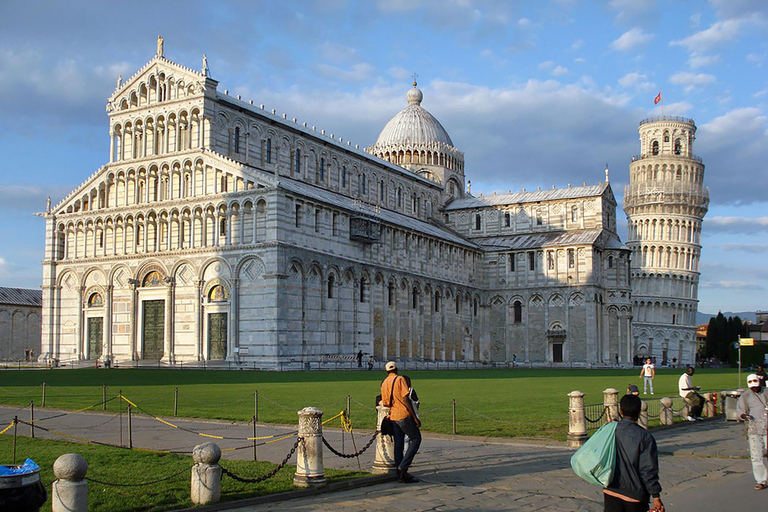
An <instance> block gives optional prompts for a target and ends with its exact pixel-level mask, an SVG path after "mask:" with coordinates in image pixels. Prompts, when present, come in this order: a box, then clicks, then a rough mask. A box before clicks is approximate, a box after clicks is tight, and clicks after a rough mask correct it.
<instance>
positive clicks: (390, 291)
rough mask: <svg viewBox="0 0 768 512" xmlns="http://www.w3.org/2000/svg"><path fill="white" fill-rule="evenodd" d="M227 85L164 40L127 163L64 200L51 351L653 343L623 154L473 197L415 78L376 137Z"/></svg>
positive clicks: (626, 351)
mask: <svg viewBox="0 0 768 512" xmlns="http://www.w3.org/2000/svg"><path fill="white" fill-rule="evenodd" d="M217 86H218V82H217V81H216V80H213V79H212V78H211V77H210V76H209V73H208V70H207V65H206V64H204V66H203V70H201V71H195V70H192V69H190V68H188V67H185V66H182V65H179V64H176V63H174V62H171V61H170V60H167V59H166V58H165V57H164V55H163V51H162V45H160V44H159V45H158V53H157V55H156V56H155V57H153V58H152V59H151V60H150V61H149V62H148V63H147V64H146V65H145V66H143V67H142V68H141V69H140V70H138V71H137V72H136V73H135V74H134V75H133V76H132V77H130V78H129V79H128V80H127V81H126V82H125V83H122V82H119V83H118V86H117V88H116V89H115V91H114V93H113V94H112V95H111V96H110V98H109V99H108V103H107V111H108V116H109V141H110V142H109V149H110V150H109V161H108V162H107V163H106V164H105V165H104V166H103V167H101V168H100V169H97V170H96V171H95V172H94V173H93V174H92V175H91V176H89V177H88V178H87V179H86V180H85V182H84V183H83V184H82V185H80V186H79V187H78V188H77V189H76V190H74V191H73V192H72V193H71V194H69V195H68V196H67V197H66V198H64V199H63V200H62V201H61V202H60V203H59V204H57V205H55V206H54V207H52V208H50V209H49V211H48V212H47V213H46V248H45V261H44V263H43V266H44V278H43V332H42V350H43V352H44V353H47V354H50V355H51V357H56V358H59V359H61V358H64V359H66V358H69V357H76V358H78V359H90V360H93V359H102V358H105V357H111V358H114V359H118V360H135V361H153V362H157V361H160V362H168V363H174V362H180V361H183V362H198V361H224V360H230V361H231V360H236V359H239V360H241V361H245V362H249V363H250V362H254V363H257V364H260V365H266V366H268V365H278V364H282V363H289V362H302V363H304V362H309V361H316V360H320V359H322V358H323V357H326V356H328V355H331V356H339V355H341V356H344V355H353V354H355V353H357V352H358V350H362V351H363V352H365V353H372V354H374V355H375V356H376V357H378V358H381V359H394V358H400V359H414V360H422V361H487V362H503V361H509V360H511V359H512V358H513V356H517V358H518V360H519V361H530V362H534V363H552V364H575V365H588V364H614V362H615V361H616V360H618V361H620V362H622V363H628V362H631V361H632V360H633V356H635V355H636V354H637V348H636V347H635V344H634V342H633V339H632V336H631V330H632V320H631V319H632V314H631V288H630V276H629V273H630V267H629V255H630V252H629V250H628V249H627V247H625V246H624V245H623V244H622V243H621V240H620V239H619V236H618V234H617V232H616V206H617V204H616V200H615V198H614V195H613V191H612V190H611V187H610V184H609V181H608V173H607V171H606V176H605V178H606V180H605V182H602V181H601V182H600V183H599V184H597V185H589V186H588V185H586V184H585V185H584V186H578V187H570V186H568V187H567V188H562V189H551V190H534V191H525V190H523V191H520V192H515V193H507V194H498V195H497V194H493V195H487V196H484V197H483V196H479V197H475V196H472V195H471V194H470V193H469V190H467V187H466V184H465V174H464V173H465V169H464V154H463V153H462V152H461V151H459V150H458V149H456V147H454V145H453V141H452V140H451V138H450V137H449V135H448V133H447V132H446V131H445V129H444V128H443V127H442V125H440V123H439V122H438V121H437V119H435V118H434V117H433V116H432V115H431V114H430V113H429V112H427V111H426V110H425V109H424V108H423V107H422V106H421V102H422V99H423V94H422V92H421V91H420V90H419V89H418V88H417V87H416V84H415V83H414V87H413V88H412V89H411V90H410V91H409V92H408V93H407V97H406V99H407V106H406V107H405V108H404V109H403V110H402V111H401V112H400V113H398V114H396V115H395V116H394V117H393V118H392V120H391V121H390V122H389V123H387V125H386V126H385V127H384V129H383V130H382V131H381V134H380V135H379V137H378V139H377V140H376V142H375V143H374V144H373V145H371V146H370V147H369V148H368V149H367V151H363V150H361V149H359V148H358V147H357V146H352V145H350V143H349V142H346V141H343V140H342V139H341V138H339V137H336V136H334V135H333V134H326V133H325V131H324V130H317V129H315V127H307V126H306V123H304V124H302V123H299V122H297V121H296V120H295V119H289V118H287V116H286V115H282V116H281V115H279V114H277V113H276V111H274V110H272V111H271V112H270V111H269V110H265V109H264V107H263V106H257V105H253V102H250V103H249V102H247V101H242V100H241V99H240V98H239V97H238V98H234V97H231V96H229V94H228V93H227V91H224V92H221V91H219V90H218V88H217ZM509 166H510V170H511V169H513V167H514V162H510V163H509ZM692 306H695V304H693V303H691V302H690V301H686V305H685V309H684V311H686V312H687V311H689V308H690V307H692ZM693 311H694V312H695V307H694V309H693ZM686 321H687V320H686ZM691 340H693V338H691ZM646 349H648V347H647V346H644V348H643V349H642V350H646ZM683 356H686V357H688V358H689V360H692V359H690V358H692V350H688V351H685V352H681V355H680V356H679V357H680V358H681V359H682V357H683Z"/></svg>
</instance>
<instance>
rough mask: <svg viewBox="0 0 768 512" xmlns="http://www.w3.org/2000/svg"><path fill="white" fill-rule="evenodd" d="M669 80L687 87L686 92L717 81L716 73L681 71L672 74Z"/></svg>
mask: <svg viewBox="0 0 768 512" xmlns="http://www.w3.org/2000/svg"><path fill="white" fill-rule="evenodd" d="M669 81H670V82H671V83H673V84H674V85H681V86H684V87H685V91H686V92H690V91H692V90H693V89H695V88H697V87H705V86H707V85H711V84H713V83H715V82H717V79H716V78H715V76H714V75H708V74H706V73H698V74H697V73H689V72H685V71H683V72H680V73H676V74H674V75H672V76H671V77H670V78H669Z"/></svg>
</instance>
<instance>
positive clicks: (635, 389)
mask: <svg viewBox="0 0 768 512" xmlns="http://www.w3.org/2000/svg"><path fill="white" fill-rule="evenodd" d="M627 394H628V395H635V396H638V395H639V394H640V390H639V389H638V387H637V386H635V385H634V384H630V385H629V386H627Z"/></svg>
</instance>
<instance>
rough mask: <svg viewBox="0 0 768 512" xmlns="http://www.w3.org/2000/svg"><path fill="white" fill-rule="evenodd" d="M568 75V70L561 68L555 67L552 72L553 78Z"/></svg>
mask: <svg viewBox="0 0 768 512" xmlns="http://www.w3.org/2000/svg"><path fill="white" fill-rule="evenodd" d="M567 74H568V68H566V67H563V66H557V67H556V68H555V69H553V70H552V75H553V76H560V75H567Z"/></svg>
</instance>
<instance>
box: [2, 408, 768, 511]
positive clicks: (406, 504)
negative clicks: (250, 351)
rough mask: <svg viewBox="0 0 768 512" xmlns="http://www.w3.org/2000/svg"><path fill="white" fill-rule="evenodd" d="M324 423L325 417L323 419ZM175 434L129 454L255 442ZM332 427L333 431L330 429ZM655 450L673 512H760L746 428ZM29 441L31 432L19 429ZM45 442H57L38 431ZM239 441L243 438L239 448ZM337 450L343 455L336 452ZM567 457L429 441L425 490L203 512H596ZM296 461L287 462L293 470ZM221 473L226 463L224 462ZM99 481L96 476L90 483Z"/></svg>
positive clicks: (151, 432)
mask: <svg viewBox="0 0 768 512" xmlns="http://www.w3.org/2000/svg"><path fill="white" fill-rule="evenodd" d="M54 414H55V411H51V410H48V409H46V410H45V411H36V414H35V416H36V418H43V417H45V416H53V415H54ZM14 415H18V416H19V419H21V420H27V419H28V411H26V410H24V409H13V408H1V407H0V428H2V426H4V425H7V424H8V423H9V422H10V421H11V420H12V419H13V417H14ZM326 416H327V417H329V415H326ZM165 419H166V420H167V421H169V422H170V423H173V424H174V425H177V426H178V427H180V428H172V427H169V426H167V425H165V424H163V423H160V422H158V421H157V420H154V419H152V418H147V417H145V416H135V417H133V419H132V438H133V444H134V447H141V448H153V449H164V450H174V451H186V452H188V451H191V449H192V448H193V447H194V445H196V444H201V443H203V442H206V441H210V440H211V439H210V438H207V437H201V436H199V435H197V434H194V433H190V432H187V431H186V430H190V431H193V432H202V433H209V434H215V435H222V436H225V437H231V438H233V439H224V440H218V439H216V440H214V441H215V442H216V443H218V444H219V445H220V446H221V447H222V448H223V449H226V448H237V447H243V446H245V448H244V449H239V450H234V451H229V452H224V458H225V459H226V458H238V459H251V458H252V457H253V452H252V449H251V448H250V447H248V445H249V444H250V443H247V442H245V443H244V442H243V441H242V438H244V437H248V436H251V435H252V427H251V426H249V425H241V424H232V423H228V422H217V421H199V420H186V419H178V418H165ZM333 424H337V423H335V422H334V423H333ZM40 425H42V426H46V427H48V428H51V429H54V430H58V431H61V432H66V433H68V434H70V435H76V436H80V437H84V438H88V439H94V440H99V441H103V442H111V443H118V441H119V430H120V429H119V418H116V417H114V416H113V415H104V414H92V413H91V414H69V415H66V416H62V417H59V418H55V419H52V420H44V421H40ZM293 429H294V428H293V427H291V426H283V427H266V426H258V430H257V434H258V435H260V436H262V435H271V434H276V435H277V434H282V433H286V432H289V431H291V430H293ZM652 432H653V434H654V436H655V437H656V439H657V442H658V445H659V451H660V466H661V480H662V486H663V487H664V492H663V494H662V499H663V501H664V504H665V505H666V507H667V510H670V511H706V510H718V509H726V508H731V507H733V506H734V505H738V507H739V509H743V510H749V509H752V510H764V509H765V502H766V500H768V490H766V491H761V492H760V491H754V490H753V489H752V487H753V486H754V480H753V479H752V471H751V464H750V461H749V459H748V457H747V455H748V448H747V442H746V440H745V438H744V436H743V434H742V427H741V425H739V424H736V423H728V422H725V421H724V420H723V419H722V418H719V419H714V420H708V421H704V422H699V423H684V424H679V425H675V426H673V427H668V428H664V429H655V430H653V431H652ZM19 433H20V434H24V435H28V433H29V427H28V426H25V425H23V426H22V425H20V426H19ZM37 435H38V436H41V437H49V436H50V437H57V436H51V435H50V434H44V433H41V432H39V431H38V433H37ZM325 436H326V438H327V439H328V441H329V442H330V443H331V444H332V445H333V446H334V447H336V448H337V449H338V450H340V451H343V452H345V453H349V452H353V451H355V447H356V448H357V449H359V448H361V447H362V446H364V445H365V443H366V442H367V441H368V440H369V439H370V438H371V433H370V432H363V433H359V434H355V443H354V445H353V443H352V441H351V439H350V437H349V434H346V435H345V436H344V440H343V441H342V436H341V433H340V432H339V431H338V429H332V428H326V429H325ZM237 438H240V439H237ZM294 439H295V438H291V439H287V440H285V441H280V442H275V443H271V444H269V445H265V446H260V447H258V449H257V456H258V459H259V460H270V461H272V462H279V461H280V460H282V458H283V457H284V456H285V454H286V453H287V452H288V450H290V448H291V446H293V442H294ZM127 440H128V434H127V421H126V418H125V416H124V417H123V441H124V444H127V442H128V441H127ZM342 443H343V450H342ZM573 451H574V450H573V449H569V448H567V447H566V446H565V445H564V444H563V443H557V442H546V443H537V442H534V441H524V440H513V439H496V438H469V437H459V436H445V435H431V434H427V435H425V437H424V441H423V442H422V446H421V450H420V452H419V454H418V455H417V457H416V460H415V462H414V466H413V467H412V472H413V474H414V475H415V476H417V477H418V478H419V479H420V480H421V482H420V483H416V484H409V485H402V484H398V483H396V482H385V483H378V484H376V485H372V486H369V487H363V488H358V489H350V490H344V491H340V492H333V493H322V494H316V495H313V496H306V497H300V498H296V499H292V500H289V501H275V500H274V499H273V500H272V501H270V500H266V501H267V502H264V501H263V500H258V501H257V502H241V503H237V502H230V503H225V504H221V505H219V506H215V507H206V509H208V510H230V511H234V512H251V511H257V510H258V511H262V510H264V511H288V510H291V511H315V510H318V511H319V510H333V511H334V512H347V511H349V512H352V511H355V512H357V511H376V512H380V511H382V510H386V511H387V512H399V511H427V510H429V511H433V510H434V511H464V510H467V511H470V510H484V511H491V512H493V511H502V510H522V509H525V510H559V511H599V510H602V496H601V493H600V489H599V488H597V487H595V486H591V485H589V484H587V483H586V482H584V481H582V480H580V479H579V478H578V477H576V476H575V475H574V474H573V472H572V471H571V469H570V465H569V459H570V456H571V455H572V454H573ZM373 456H374V450H373V447H372V448H371V449H370V450H368V451H367V452H366V453H364V454H363V455H362V456H361V457H360V459H359V466H358V461H357V460H356V459H342V458H339V457H337V456H335V455H333V454H331V453H329V452H328V451H327V450H325V461H324V462H325V467H329V468H338V469H353V470H357V469H359V468H362V469H363V470H364V471H370V468H371V467H372V464H373ZM292 462H293V461H292ZM222 465H224V466H226V460H224V461H223V462H222ZM93 477H94V478H96V475H93Z"/></svg>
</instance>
